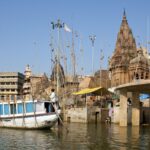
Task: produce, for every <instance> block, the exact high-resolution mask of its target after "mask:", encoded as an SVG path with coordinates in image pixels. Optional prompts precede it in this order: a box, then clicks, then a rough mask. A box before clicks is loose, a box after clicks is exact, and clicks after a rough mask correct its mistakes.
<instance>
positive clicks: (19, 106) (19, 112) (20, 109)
mask: <svg viewBox="0 0 150 150" xmlns="http://www.w3.org/2000/svg"><path fill="white" fill-rule="evenodd" d="M22 113H23V104H22V103H18V114H22Z"/></svg>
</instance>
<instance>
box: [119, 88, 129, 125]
mask: <svg viewBox="0 0 150 150" xmlns="http://www.w3.org/2000/svg"><path fill="white" fill-rule="evenodd" d="M127 116H128V115H127V91H125V90H120V126H127V122H128V117H127Z"/></svg>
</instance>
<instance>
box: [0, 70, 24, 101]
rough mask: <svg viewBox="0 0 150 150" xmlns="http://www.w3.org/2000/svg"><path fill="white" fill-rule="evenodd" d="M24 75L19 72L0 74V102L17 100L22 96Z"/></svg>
mask: <svg viewBox="0 0 150 150" xmlns="http://www.w3.org/2000/svg"><path fill="white" fill-rule="evenodd" d="M23 83H24V75H23V74H22V73H19V72H0V100H2V101H7V100H17V99H19V98H20V97H21V96H22V94H23Z"/></svg>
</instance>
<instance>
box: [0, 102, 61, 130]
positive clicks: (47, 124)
mask: <svg viewBox="0 0 150 150" xmlns="http://www.w3.org/2000/svg"><path fill="white" fill-rule="evenodd" d="M59 114H60V109H57V108H56V107H55V109H54V107H53V104H52V103H51V102H50V101H39V100H34V101H33V100H28V101H22V100H17V101H16V102H14V101H9V102H0V127H7V128H22V129H44V128H51V127H53V126H54V125H55V123H56V122H57V120H58V118H59Z"/></svg>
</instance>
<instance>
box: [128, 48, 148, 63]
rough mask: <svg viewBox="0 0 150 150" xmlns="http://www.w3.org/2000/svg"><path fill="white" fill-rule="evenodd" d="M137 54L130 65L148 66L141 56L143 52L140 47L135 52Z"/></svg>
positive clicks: (144, 58) (145, 59) (146, 60)
mask: <svg viewBox="0 0 150 150" xmlns="http://www.w3.org/2000/svg"><path fill="white" fill-rule="evenodd" d="M137 52H138V56H137V57H136V58H134V59H132V60H131V61H130V64H139V63H141V64H146V65H148V64H149V62H148V59H147V58H146V57H145V56H144V55H143V50H142V48H141V47H140V48H139V49H138V50H137Z"/></svg>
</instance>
